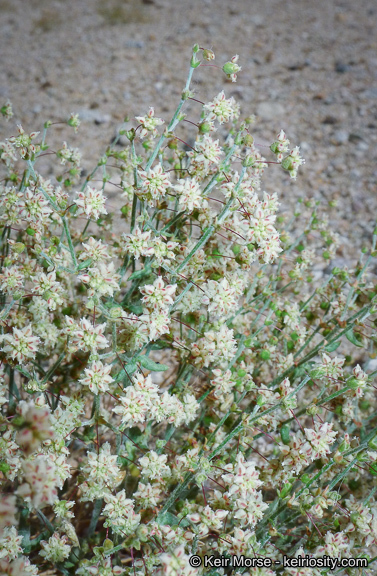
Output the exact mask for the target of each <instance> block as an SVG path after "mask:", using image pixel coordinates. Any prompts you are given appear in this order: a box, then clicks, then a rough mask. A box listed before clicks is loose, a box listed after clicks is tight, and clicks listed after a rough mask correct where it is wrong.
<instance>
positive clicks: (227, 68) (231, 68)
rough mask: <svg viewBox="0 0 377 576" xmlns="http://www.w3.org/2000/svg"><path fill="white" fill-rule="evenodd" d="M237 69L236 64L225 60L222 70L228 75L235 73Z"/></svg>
mask: <svg viewBox="0 0 377 576" xmlns="http://www.w3.org/2000/svg"><path fill="white" fill-rule="evenodd" d="M239 69H240V67H239V66H238V64H234V63H233V62H226V63H225V64H224V66H223V72H225V74H226V75H227V76H230V74H237V72H239Z"/></svg>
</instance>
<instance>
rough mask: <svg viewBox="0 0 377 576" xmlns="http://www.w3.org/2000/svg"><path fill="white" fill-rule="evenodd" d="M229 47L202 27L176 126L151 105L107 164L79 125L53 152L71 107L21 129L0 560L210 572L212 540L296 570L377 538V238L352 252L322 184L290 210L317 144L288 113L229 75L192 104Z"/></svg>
mask: <svg viewBox="0 0 377 576" xmlns="http://www.w3.org/2000/svg"><path fill="white" fill-rule="evenodd" d="M214 58H215V55H214V53H213V51H212V50H210V49H206V48H203V47H201V46H199V45H195V46H194V48H193V51H192V59H191V65H190V73H189V77H188V81H187V84H186V86H185V88H184V90H183V92H182V94H181V99H180V101H179V103H178V107H177V110H176V112H175V113H174V115H173V118H172V120H171V122H169V124H168V125H167V129H166V130H165V131H163V130H162V129H159V127H160V126H162V124H163V123H164V122H163V120H162V119H160V118H158V117H156V116H155V113H154V108H152V107H151V108H150V109H149V112H147V113H146V114H145V115H143V116H136V117H135V118H133V119H132V120H127V121H126V122H125V124H124V126H122V127H120V130H119V136H121V135H123V136H125V137H126V138H127V139H128V141H129V143H127V142H126V143H125V142H123V141H122V146H119V145H117V144H119V143H120V142H119V139H118V138H117V139H116V141H114V142H113V143H112V144H110V145H109V146H107V148H106V152H105V153H104V155H103V156H102V157H101V158H100V160H99V161H97V163H96V167H95V169H94V170H93V171H92V172H90V173H89V174H90V176H87V177H86V178H85V177H84V174H81V171H80V158H81V155H80V152H79V151H78V150H77V149H76V148H72V147H71V146H70V145H69V144H68V143H66V142H64V143H62V144H60V147H59V146H57V147H56V146H54V148H55V150H57V152H53V153H48V155H45V154H44V151H45V150H47V149H48V148H50V149H51V141H50V129H51V130H53V129H54V128H53V124H51V123H50V122H47V123H46V124H45V129H44V132H43V135H40V134H39V133H38V132H32V133H29V134H28V133H26V132H25V131H24V130H23V128H22V127H21V126H19V127H18V132H17V134H16V133H15V132H12V133H11V134H10V135H9V138H5V139H4V141H3V142H0V228H1V230H0V411H1V414H0V487H1V491H0V492H1V493H0V530H1V534H0V573H1V574H4V575H6V576H37V574H38V573H39V572H40V573H42V572H43V573H44V574H46V575H47V574H57V573H59V574H60V573H62V574H66V575H67V576H68V574H77V575H79V576H80V575H82V576H97V575H98V576H121V575H122V574H124V575H125V576H151V575H152V574H153V575H156V576H167V575H168V576H202V575H203V574H206V573H207V572H208V570H209V571H210V573H214V571H213V570H212V566H207V567H204V566H192V565H191V564H192V559H193V558H195V556H196V557H197V558H203V557H204V556H207V557H210V556H211V555H212V557H213V558H215V557H217V556H218V555H222V556H226V557H227V558H228V557H230V556H235V555H236V556H241V555H244V556H245V557H248V558H253V559H255V560H261V559H262V558H267V559H271V562H272V564H271V567H266V566H261V565H259V566H253V567H250V574H253V575H255V576H276V573H278V572H280V570H283V569H280V568H279V569H276V566H277V565H278V564H275V562H281V561H282V558H281V556H282V555H286V556H288V557H292V558H293V557H294V558H296V559H300V558H301V557H302V556H305V557H306V556H308V557H310V558H311V559H319V558H322V557H326V556H327V557H330V558H339V559H344V558H347V559H352V558H354V557H356V556H357V557H358V559H362V557H363V556H366V555H370V550H373V549H374V548H375V547H376V546H377V505H376V492H375V484H376V482H375V478H376V476H377V434H376V429H375V425H376V409H377V405H376V395H375V392H374V381H373V378H374V376H375V374H374V372H373V368H372V367H373V365H374V361H373V358H374V356H375V355H376V351H375V347H376V346H375V345H376V341H377V337H376V325H377V318H376V314H377V306H376V302H377V289H376V286H375V273H374V268H373V266H371V263H372V264H373V260H372V259H373V258H374V257H375V256H376V244H377V235H376V234H374V235H373V240H372V243H371V248H370V251H369V252H368V254H367V255H365V256H364V254H363V255H362V257H361V259H360V262H358V263H357V266H355V268H354V269H351V268H344V269H342V268H339V267H337V266H336V267H333V266H332V265H331V262H330V261H331V260H332V259H333V258H335V257H336V256H337V254H336V251H337V248H338V246H339V245H340V242H341V240H342V238H341V237H340V236H339V234H337V233H336V231H334V229H333V228H334V225H333V219H332V218H330V217H324V216H323V215H321V211H320V208H319V207H318V204H319V202H318V201H317V198H305V199H301V198H300V199H299V201H298V202H297V207H296V208H295V212H294V217H293V218H291V217H290V216H291V215H290V214H289V211H290V200H289V199H286V200H287V202H286V203H285V204H286V208H285V212H284V213H283V215H278V209H279V198H278V194H277V193H276V192H272V193H271V192H269V193H267V192H261V190H263V188H262V177H263V174H264V172H265V170H266V169H267V168H268V166H269V164H274V165H277V166H276V169H278V170H279V171H280V173H281V174H283V178H284V179H285V180H286V181H287V182H288V180H289V176H288V174H289V175H290V176H291V178H292V179H295V178H296V176H297V171H298V169H299V167H300V166H301V165H302V164H303V163H304V160H303V158H302V157H301V154H300V151H299V148H298V147H295V146H293V145H291V143H290V142H289V140H288V138H287V136H286V134H285V132H284V131H283V130H281V131H280V132H279V133H278V135H277V136H276V138H275V140H274V142H273V143H272V144H271V146H270V147H268V146H264V147H263V148H262V149H263V150H266V153H265V156H264V155H262V153H261V152H260V146H261V145H260V144H258V143H257V142H255V141H254V138H253V135H252V133H251V132H252V123H253V121H254V120H255V118H253V117H252V116H250V117H248V118H246V119H245V121H244V122H242V123H241V122H239V117H240V108H239V105H238V104H237V102H236V100H235V98H234V97H230V98H226V96H225V92H224V91H221V92H219V93H218V94H217V96H215V97H214V98H213V99H212V100H208V101H207V100H206V101H205V102H204V103H202V108H201V111H200V110H199V114H198V116H197V117H196V118H195V117H194V116H193V115H194V114H195V111H196V110H197V104H194V102H200V101H199V100H198V99H197V98H196V97H195V93H194V92H193V90H192V88H190V86H191V81H192V76H193V74H194V73H195V74H197V73H199V74H200V73H201V72H202V66H208V65H209V64H207V62H211V61H212V60H213V59H214ZM211 66H213V64H211ZM216 68H218V69H220V71H221V70H222V71H223V72H224V74H225V75H226V76H227V77H228V78H229V80H231V81H232V82H235V81H236V79H237V74H238V73H239V72H240V71H241V67H240V66H239V64H238V56H237V55H236V56H233V58H231V59H230V60H229V61H228V62H226V63H225V64H224V65H223V66H220V67H219V66H216ZM0 112H1V115H2V116H4V117H5V118H6V119H9V118H10V117H11V116H12V109H11V105H10V103H9V102H7V103H5V106H3V107H2V108H0ZM183 121H186V124H184V125H183V124H182V122H183ZM128 122H130V123H132V124H129V125H128V126H127V123H128ZM135 122H137V124H136V123H135ZM79 123H80V122H79V119H78V117H77V115H75V114H71V116H70V118H68V119H67V120H66V124H67V126H69V127H71V128H72V129H74V130H77V128H78V126H79ZM227 124H228V126H226V125H227ZM178 125H180V126H182V127H183V126H184V127H185V128H184V129H183V130H182V131H181V129H180V128H179V129H178V130H177V126H178ZM186 129H187V133H188V136H187V137H186V136H184V134H185V131H186ZM225 130H228V132H227V133H225ZM14 134H16V135H14ZM182 138H184V139H185V140H187V143H186V142H185V140H183V139H182ZM42 155H44V156H46V158H44V160H42V162H41V161H40V159H41V157H42ZM50 162H51V166H50V165H49V163H50ZM46 164H48V171H47V173H48V174H52V175H54V176H51V177H50V179H48V178H47V177H46V175H45V176H44V175H43V174H41V172H44V170H45V165H46ZM95 172H96V176H95V179H94V178H93V176H94V173H95ZM286 172H288V174H287V173H286ZM99 174H102V176H99ZM101 179H102V180H101ZM96 182H99V185H98V188H94V187H92V186H91V185H90V184H91V183H96ZM109 183H111V185H115V186H118V187H119V188H120V190H121V194H120V195H119V198H120V199H121V202H124V204H123V206H120V205H119V206H117V208H114V209H113V208H111V206H110V205H108V204H107V199H106V197H105V194H106V190H107V186H108V185H109ZM75 190H77V192H75ZM110 208H111V212H110ZM118 209H120V210H118ZM108 211H109V213H108ZM299 215H300V217H302V218H303V219H304V221H305V223H304V225H303V230H302V231H299V230H298V229H297V228H298V224H297V221H298V216H299ZM286 216H288V218H286ZM366 225H367V224H366ZM363 252H365V250H363ZM318 270H321V271H323V270H325V278H323V277H322V274H320V275H321V278H319V277H318V276H319V274H318ZM340 345H341V347H340V348H339V350H340V352H338V351H337V352H335V350H337V347H338V346H340ZM355 349H356V354H355V352H354V350H355ZM334 352H335V354H334ZM373 561H374V559H373V558H370V563H371V565H372V564H373ZM279 565H280V566H281V564H279ZM223 568H225V570H224V569H223ZM229 568H230V567H229ZM324 568H326V570H327V567H324ZM351 568H353V567H351ZM216 570H217V572H216V573H219V574H222V573H224V574H226V573H228V572H229V570H228V567H217V566H216ZM247 570H249V568H247ZM371 570H373V566H372V568H371ZM241 572H242V570H241V569H240V571H239V572H236V574H235V576H240V574H241ZM304 572H305V576H319V573H320V570H319V569H317V568H316V567H315V568H309V569H306V568H305V570H304ZM304 572H303V571H302V569H301V567H299V566H297V569H296V567H294V568H287V567H285V568H284V576H301V575H303V574H304ZM246 573H247V574H248V573H249V571H248V572H246Z"/></svg>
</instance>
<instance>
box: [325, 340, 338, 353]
mask: <svg viewBox="0 0 377 576" xmlns="http://www.w3.org/2000/svg"><path fill="white" fill-rule="evenodd" d="M340 344H341V342H340V340H337V341H335V342H331V343H330V344H328V345H327V346H325V350H326V352H334V350H336V349H337V348H339V346H340Z"/></svg>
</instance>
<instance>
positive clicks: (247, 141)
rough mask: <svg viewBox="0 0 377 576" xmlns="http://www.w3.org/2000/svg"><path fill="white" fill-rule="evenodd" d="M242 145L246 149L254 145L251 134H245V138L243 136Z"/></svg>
mask: <svg viewBox="0 0 377 576" xmlns="http://www.w3.org/2000/svg"><path fill="white" fill-rule="evenodd" d="M243 143H244V145H245V146H247V147H248V148H251V147H252V145H253V144H254V138H253V137H252V135H251V134H246V136H244V139H243Z"/></svg>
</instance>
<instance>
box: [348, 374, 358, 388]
mask: <svg viewBox="0 0 377 576" xmlns="http://www.w3.org/2000/svg"><path fill="white" fill-rule="evenodd" d="M347 386H349V387H350V388H352V390H356V389H357V388H358V387H359V386H360V382H359V380H358V379H357V378H355V376H351V378H349V379H348V380H347Z"/></svg>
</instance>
